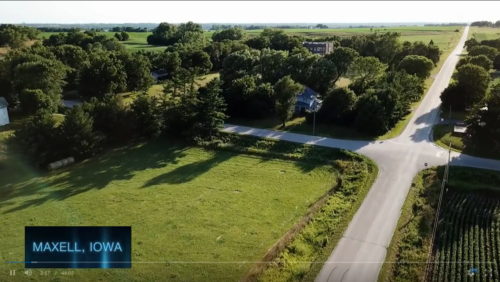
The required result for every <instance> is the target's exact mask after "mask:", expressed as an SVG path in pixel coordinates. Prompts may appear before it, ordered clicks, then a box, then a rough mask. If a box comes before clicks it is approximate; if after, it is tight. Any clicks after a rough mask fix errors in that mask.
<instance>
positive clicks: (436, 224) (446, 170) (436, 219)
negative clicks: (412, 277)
mask: <svg viewBox="0 0 500 282" xmlns="http://www.w3.org/2000/svg"><path fill="white" fill-rule="evenodd" d="M450 113H451V107H450ZM450 161H451V142H450V143H449V146H448V162H447V163H446V167H445V168H444V173H443V180H442V182H441V190H440V192H439V200H438V205H437V208H436V215H435V217H434V224H433V227H432V235H431V246H430V248H429V254H428V256H427V265H426V268H425V278H424V281H428V278H429V275H430V272H431V271H432V269H433V266H434V262H433V261H432V260H433V257H434V246H435V244H434V240H435V237H436V233H437V229H438V227H439V214H440V211H441V203H442V201H443V195H444V193H445V188H446V184H447V183H448V176H449V173H450ZM431 265H432V266H431Z"/></svg>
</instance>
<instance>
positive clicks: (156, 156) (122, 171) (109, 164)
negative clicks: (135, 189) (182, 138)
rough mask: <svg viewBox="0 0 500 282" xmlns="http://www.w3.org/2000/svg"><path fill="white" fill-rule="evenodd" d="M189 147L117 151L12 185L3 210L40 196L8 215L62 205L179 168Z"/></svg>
mask: <svg viewBox="0 0 500 282" xmlns="http://www.w3.org/2000/svg"><path fill="white" fill-rule="evenodd" d="M188 148H189V147H186V146H183V145H178V144H172V143H170V142H168V143H166V142H164V141H161V140H156V141H152V142H149V143H146V144H140V145H135V146H129V147H125V148H120V149H116V150H114V151H112V152H109V153H106V154H104V155H102V156H100V157H96V158H93V159H90V160H88V161H85V162H83V163H80V164H77V165H75V166H74V167H71V168H69V169H68V170H62V171H60V172H56V173H47V174H45V175H42V176H43V177H51V176H52V175H53V177H51V178H50V179H47V180H37V179H35V180H29V181H26V182H24V183H20V184H15V185H11V187H10V188H9V189H11V191H9V193H8V197H6V198H5V199H1V200H0V206H7V205H11V202H12V201H15V200H16V198H19V197H24V196H30V195H34V194H37V195H39V197H37V198H35V199H30V200H26V201H24V202H22V203H20V204H19V205H17V206H16V207H14V208H11V209H9V210H7V211H5V212H4V213H11V212H14V211H18V210H23V209H25V208H28V207H31V206H37V205H41V204H43V203H45V202H47V201H62V200H65V199H67V198H69V197H72V196H75V195H78V194H81V193H84V192H87V191H89V190H92V189H102V188H104V187H106V186H107V185H108V184H109V183H110V182H112V181H116V180H128V179H131V178H132V177H133V176H134V175H135V172H137V171H141V170H145V169H152V168H160V167H164V166H166V165H169V164H175V163H177V162H178V159H179V158H182V157H184V156H185V153H184V151H185V150H187V149H188Z"/></svg>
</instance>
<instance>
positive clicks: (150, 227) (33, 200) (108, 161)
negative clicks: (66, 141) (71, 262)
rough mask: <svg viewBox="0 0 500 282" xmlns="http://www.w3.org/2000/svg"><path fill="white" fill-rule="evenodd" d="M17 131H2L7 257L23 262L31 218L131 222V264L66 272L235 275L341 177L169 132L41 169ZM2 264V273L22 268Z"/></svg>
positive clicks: (115, 276)
mask: <svg viewBox="0 0 500 282" xmlns="http://www.w3.org/2000/svg"><path fill="white" fill-rule="evenodd" d="M11 133H12V132H11V131H5V130H4V131H3V132H0V187H1V188H0V216H1V219H2V227H1V229H0V260H1V261H2V262H5V261H23V260H24V226H30V225H35V226H36V225H75V226H76V225H103V226H116V225H121V226H129V225H130V226H132V241H133V242H132V258H133V265H132V268H131V269H126V270H78V271H76V272H75V275H74V276H73V277H70V278H68V279H77V280H84V281H99V280H101V281H103V280H105V281H110V280H113V281H126V280H127V281H131V280H147V281H160V280H172V281H176V280H178V281H180V280H182V281H236V280H238V279H239V278H241V277H242V276H243V275H244V274H245V273H246V271H247V270H248V269H249V268H250V267H251V266H252V263H253V262H255V261H259V260H260V259H261V258H262V256H263V255H264V253H265V252H266V250H267V249H268V248H269V247H270V246H271V245H272V244H273V243H275V242H276V241H277V240H278V239H279V238H280V237H281V236H282V235H283V234H285V232H286V231H287V230H288V229H289V228H290V227H291V226H292V225H293V224H295V223H296V222H297V221H298V219H299V218H300V217H301V216H302V215H304V214H305V212H306V210H307V208H308V207H309V206H310V205H311V204H312V203H314V202H315V201H316V200H317V199H318V198H319V197H320V196H321V195H323V194H324V193H326V192H327V191H328V190H329V189H330V188H331V187H333V185H335V182H336V172H335V170H334V169H333V167H332V166H331V165H321V164H318V163H307V162H303V161H290V160H281V159H266V158H263V157H259V156H255V155H247V154H240V153H235V152H231V151H226V150H218V151H207V150H205V149H202V148H199V147H187V146H183V145H179V144H176V143H173V142H171V141H166V140H157V141H152V142H149V143H143V144H138V145H134V146H131V147H127V148H121V149H116V150H113V151H111V152H109V153H105V154H103V155H102V156H100V157H97V158H94V159H91V160H89V161H85V162H83V163H80V164H77V165H75V166H73V167H71V168H70V169H67V170H62V171H57V172H54V173H41V172H38V171H36V170H34V169H32V168H31V167H30V166H29V165H27V163H26V162H25V161H24V160H23V159H22V158H21V157H20V156H19V155H17V154H16V153H15V152H10V151H9V150H7V147H6V146H5V145H4V144H3V143H4V142H3V141H5V138H6V137H7V136H8V135H10V134H11ZM0 265H1V266H0V281H2V280H5V279H7V278H8V277H7V275H8V270H9V269H18V270H19V271H20V270H21V269H23V267H24V266H23V265H22V264H18V265H16V264H5V263H2V264H0ZM59 277H61V276H59ZM63 278H64V277H63Z"/></svg>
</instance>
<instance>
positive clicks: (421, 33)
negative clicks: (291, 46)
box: [39, 26, 463, 51]
mask: <svg viewBox="0 0 500 282" xmlns="http://www.w3.org/2000/svg"><path fill="white" fill-rule="evenodd" d="M462 28H463V27H460V26H405V27H387V28H373V29H371V30H370V28H338V29H337V28H335V29H284V31H285V32H286V33H290V34H296V35H300V36H304V37H306V38H312V37H320V36H333V35H338V36H351V35H356V34H368V33H371V32H389V31H391V32H399V33H401V40H407V41H410V42H414V41H424V42H425V43H427V42H429V41H430V40H433V41H434V43H435V44H436V45H438V46H439V48H441V49H443V50H446V49H447V48H452V47H453V46H454V45H453V44H450V42H451V41H452V40H453V38H454V37H455V34H456V33H459V32H455V30H456V29H459V30H460V31H461V30H462ZM261 32H262V29H256V30H245V34H246V35H247V36H249V37H253V36H257V35H258V34H259V33H261ZM55 33H57V32H42V33H40V35H39V37H40V38H48V37H49V36H50V35H52V34H55ZM100 33H101V34H105V35H107V36H109V37H112V36H114V34H115V33H114V32H100ZM212 33H213V31H206V35H207V36H208V37H210V36H211V35H212ZM150 34H151V32H129V35H130V39H129V40H128V41H125V42H122V44H123V45H124V46H125V48H127V49H128V50H131V51H138V50H150V51H162V50H164V49H165V47H163V46H152V45H148V44H147V41H146V39H147V37H148V35H150Z"/></svg>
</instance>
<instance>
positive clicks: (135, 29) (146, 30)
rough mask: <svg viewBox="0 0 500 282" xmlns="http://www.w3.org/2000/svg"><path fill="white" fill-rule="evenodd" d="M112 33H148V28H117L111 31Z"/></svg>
mask: <svg viewBox="0 0 500 282" xmlns="http://www.w3.org/2000/svg"><path fill="white" fill-rule="evenodd" d="M110 31H112V32H122V31H124V32H148V31H149V30H148V28H147V27H131V26H115V27H113V28H112V29H110Z"/></svg>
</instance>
